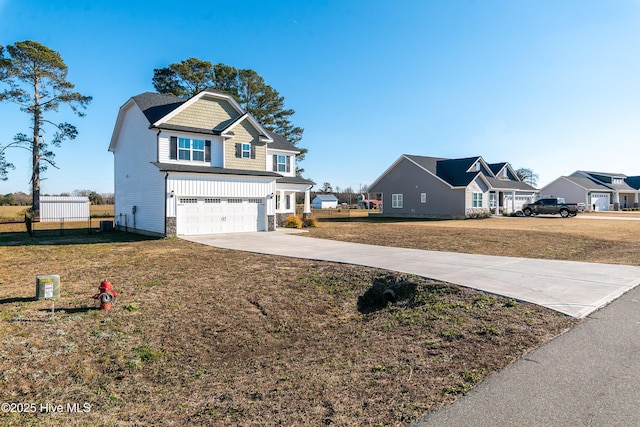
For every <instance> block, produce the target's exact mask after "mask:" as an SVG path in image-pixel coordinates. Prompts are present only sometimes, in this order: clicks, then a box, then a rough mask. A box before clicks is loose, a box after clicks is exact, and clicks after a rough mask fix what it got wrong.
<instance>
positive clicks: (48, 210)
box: [40, 196, 90, 222]
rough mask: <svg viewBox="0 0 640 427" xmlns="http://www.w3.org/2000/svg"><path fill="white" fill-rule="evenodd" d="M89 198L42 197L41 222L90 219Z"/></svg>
mask: <svg viewBox="0 0 640 427" xmlns="http://www.w3.org/2000/svg"><path fill="white" fill-rule="evenodd" d="M89 216H90V213H89V198H88V197H65V196H40V222H58V221H84V220H87V219H89Z"/></svg>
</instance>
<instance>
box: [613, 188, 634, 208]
mask: <svg viewBox="0 0 640 427" xmlns="http://www.w3.org/2000/svg"><path fill="white" fill-rule="evenodd" d="M637 207H640V191H616V192H615V193H614V194H613V210H616V211H618V210H621V209H629V208H637Z"/></svg>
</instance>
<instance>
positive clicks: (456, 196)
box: [369, 154, 538, 218]
mask: <svg viewBox="0 0 640 427" xmlns="http://www.w3.org/2000/svg"><path fill="white" fill-rule="evenodd" d="M369 192H371V193H380V194H382V212H381V214H382V215H383V216H392V217H422V218H466V217H470V216H474V215H477V214H489V213H492V214H499V213H513V212H516V211H518V210H519V209H520V208H521V207H522V204H523V203H526V202H528V201H532V200H533V199H534V198H535V195H536V194H537V193H538V190H537V189H535V188H534V187H532V186H531V185H529V184H527V183H525V182H522V181H521V180H520V179H519V178H518V176H517V174H516V173H515V171H514V170H513V168H512V167H511V165H509V163H506V162H503V163H487V162H485V161H484V159H483V158H482V157H480V156H476V157H466V158H463V159H443V158H437V157H426V156H414V155H408V154H404V155H402V156H400V158H398V159H397V160H396V161H395V162H394V163H393V164H392V165H391V166H390V167H389V168H388V169H387V170H386V171H385V172H384V173H383V174H382V175H380V177H379V178H378V179H376V180H375V181H374V182H373V184H371V185H370V186H369Z"/></svg>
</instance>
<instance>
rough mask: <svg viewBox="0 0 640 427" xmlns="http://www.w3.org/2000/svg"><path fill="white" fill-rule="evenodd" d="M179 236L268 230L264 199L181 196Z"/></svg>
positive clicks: (177, 210)
mask: <svg viewBox="0 0 640 427" xmlns="http://www.w3.org/2000/svg"><path fill="white" fill-rule="evenodd" d="M176 225H177V234H178V235H184V236H187V235H195V234H218V233H241V232H251V231H266V230H267V224H266V214H265V199H260V198H222V197H221V198H217V197H206V198H205V197H180V198H178V201H177V206H176Z"/></svg>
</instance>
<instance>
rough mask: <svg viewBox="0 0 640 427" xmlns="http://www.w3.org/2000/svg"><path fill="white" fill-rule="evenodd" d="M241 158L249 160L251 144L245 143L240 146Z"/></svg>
mask: <svg viewBox="0 0 640 427" xmlns="http://www.w3.org/2000/svg"><path fill="white" fill-rule="evenodd" d="M242 158H243V159H250V158H251V144H247V143H244V144H242Z"/></svg>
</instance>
